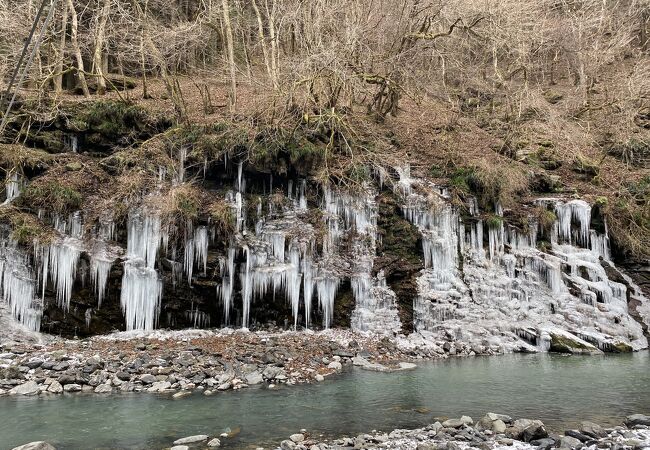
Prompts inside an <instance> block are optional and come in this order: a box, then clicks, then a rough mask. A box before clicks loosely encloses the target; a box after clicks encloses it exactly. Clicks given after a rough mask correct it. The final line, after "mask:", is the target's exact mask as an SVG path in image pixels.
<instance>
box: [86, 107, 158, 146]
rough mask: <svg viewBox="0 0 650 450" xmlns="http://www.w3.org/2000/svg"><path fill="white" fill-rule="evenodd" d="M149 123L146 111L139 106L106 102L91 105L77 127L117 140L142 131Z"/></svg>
mask: <svg viewBox="0 0 650 450" xmlns="http://www.w3.org/2000/svg"><path fill="white" fill-rule="evenodd" d="M149 121H150V118H149V115H148V114H147V112H146V111H145V109H144V108H142V107H140V106H138V105H135V104H132V103H127V102H119V101H113V100H106V101H96V102H93V103H91V104H90V105H89V106H88V107H87V108H86V109H85V110H83V111H82V113H81V114H80V116H79V117H78V118H77V121H76V126H77V127H78V128H80V129H83V130H86V129H87V130H88V131H90V132H91V133H97V134H100V135H101V136H103V137H105V138H114V139H117V138H123V137H124V136H127V135H129V134H131V133H132V132H133V131H142V130H143V129H145V128H146V127H147V123H148V122H149ZM84 125H86V126H84Z"/></svg>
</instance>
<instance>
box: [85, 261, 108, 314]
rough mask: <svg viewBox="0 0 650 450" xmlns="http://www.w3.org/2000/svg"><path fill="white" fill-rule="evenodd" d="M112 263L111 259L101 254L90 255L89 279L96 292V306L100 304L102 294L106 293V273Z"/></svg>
mask: <svg viewBox="0 0 650 450" xmlns="http://www.w3.org/2000/svg"><path fill="white" fill-rule="evenodd" d="M112 265H113V261H112V260H108V259H103V258H102V256H101V255H95V254H93V255H91V257H90V279H91V280H92V283H93V286H94V288H95V292H96V293H97V306H98V307H100V306H102V301H103V300H104V294H105V293H106V284H107V282H108V275H109V274H110V271H111V266H112Z"/></svg>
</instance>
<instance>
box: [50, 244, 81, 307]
mask: <svg viewBox="0 0 650 450" xmlns="http://www.w3.org/2000/svg"><path fill="white" fill-rule="evenodd" d="M78 245H79V243H78V242H77V241H76V240H74V239H71V238H65V239H63V240H61V241H59V242H54V243H52V244H51V245H50V249H49V267H50V275H51V276H52V281H53V283H54V286H55V287H56V300H57V304H58V305H59V306H60V307H61V308H63V310H65V311H68V310H69V309H70V299H71V298H72V287H73V285H74V281H75V278H76V274H77V263H78V262H79V257H80V256H81V250H82V249H81V248H80V247H79V246H78Z"/></svg>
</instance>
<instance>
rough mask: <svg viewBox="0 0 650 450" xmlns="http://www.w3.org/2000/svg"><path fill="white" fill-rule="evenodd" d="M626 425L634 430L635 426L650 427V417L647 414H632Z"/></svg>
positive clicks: (626, 419)
mask: <svg viewBox="0 0 650 450" xmlns="http://www.w3.org/2000/svg"><path fill="white" fill-rule="evenodd" d="M625 425H627V426H628V427H630V428H632V427H633V426H635V425H645V426H650V416H646V415H645V414H632V415H631V416H627V417H626V418H625Z"/></svg>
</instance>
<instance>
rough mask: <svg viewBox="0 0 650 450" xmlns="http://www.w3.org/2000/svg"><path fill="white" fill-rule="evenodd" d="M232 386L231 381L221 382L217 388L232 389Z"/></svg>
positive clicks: (221, 389) (222, 389) (219, 389)
mask: <svg viewBox="0 0 650 450" xmlns="http://www.w3.org/2000/svg"><path fill="white" fill-rule="evenodd" d="M231 387H232V384H230V383H223V384H220V385H219V386H217V390H218V391H227V390H228V389H230V388H231Z"/></svg>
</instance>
